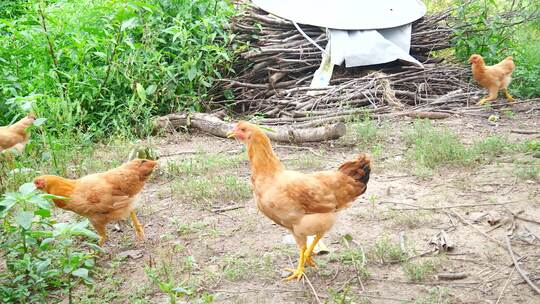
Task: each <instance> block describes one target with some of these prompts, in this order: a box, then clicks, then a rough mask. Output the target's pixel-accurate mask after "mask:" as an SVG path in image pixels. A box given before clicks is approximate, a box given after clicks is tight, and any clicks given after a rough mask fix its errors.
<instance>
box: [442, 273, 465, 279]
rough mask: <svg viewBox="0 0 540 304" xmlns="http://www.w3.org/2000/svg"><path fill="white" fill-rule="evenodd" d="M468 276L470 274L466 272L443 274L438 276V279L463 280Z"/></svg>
mask: <svg viewBox="0 0 540 304" xmlns="http://www.w3.org/2000/svg"><path fill="white" fill-rule="evenodd" d="M468 276H469V274H468V273H466V272H456V273H452V272H441V273H439V274H437V279H438V280H461V279H465V278H466V277H468Z"/></svg>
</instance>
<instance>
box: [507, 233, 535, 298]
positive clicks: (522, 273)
mask: <svg viewBox="0 0 540 304" xmlns="http://www.w3.org/2000/svg"><path fill="white" fill-rule="evenodd" d="M504 237H505V240H506V246H507V247H508V253H509V254H510V258H512V262H513V263H514V267H515V268H516V270H517V272H518V273H519V275H520V276H521V277H522V278H523V279H524V280H525V282H527V284H529V286H531V288H532V289H533V290H534V291H536V293H537V294H540V288H538V286H536V285H535V284H534V283H533V282H532V281H531V280H530V279H529V277H528V276H527V274H525V272H523V270H522V269H521V267H520V266H519V264H518V261H517V259H516V256H515V255H514V251H513V250H512V244H511V243H510V239H509V238H508V235H506V234H505V235H504Z"/></svg>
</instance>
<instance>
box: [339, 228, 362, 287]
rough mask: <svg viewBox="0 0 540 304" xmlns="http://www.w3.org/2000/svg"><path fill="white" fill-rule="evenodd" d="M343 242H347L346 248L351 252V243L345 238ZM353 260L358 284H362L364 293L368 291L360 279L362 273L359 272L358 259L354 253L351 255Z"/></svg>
mask: <svg viewBox="0 0 540 304" xmlns="http://www.w3.org/2000/svg"><path fill="white" fill-rule="evenodd" d="M343 241H344V242H345V246H346V247H347V249H348V250H350V249H351V247H350V246H349V241H347V240H346V239H345V238H343ZM362 251H363V250H362ZM351 259H352V262H353V265H354V269H355V270H356V278H357V279H358V283H360V288H362V291H365V290H366V289H365V288H364V283H363V282H362V279H361V278H360V271H359V270H358V265H356V257H355V256H354V254H352V253H351Z"/></svg>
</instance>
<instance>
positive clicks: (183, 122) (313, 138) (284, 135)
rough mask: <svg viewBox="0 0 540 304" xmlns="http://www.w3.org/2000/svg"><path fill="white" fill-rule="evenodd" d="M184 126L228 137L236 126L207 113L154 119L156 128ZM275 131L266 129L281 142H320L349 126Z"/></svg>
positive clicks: (280, 129) (182, 114)
mask: <svg viewBox="0 0 540 304" xmlns="http://www.w3.org/2000/svg"><path fill="white" fill-rule="evenodd" d="M182 127H195V128H197V129H199V130H201V131H203V132H205V133H209V134H212V135H215V136H218V137H223V138H226V137H227V133H228V132H229V131H231V130H232V129H233V128H234V124H233V123H229V122H225V121H223V120H222V119H221V118H219V117H217V116H215V115H211V114H205V113H187V112H181V113H173V114H169V115H165V116H162V117H159V118H157V119H156V120H154V130H156V131H157V130H167V131H170V130H177V129H180V128H182ZM272 130H273V131H274V132H268V131H265V133H266V135H267V136H268V137H269V138H270V139H271V140H274V141H279V142H292V143H302V142H319V141H325V140H332V139H338V138H340V137H341V136H343V135H345V132H346V131H347V128H346V126H345V124H343V123H334V124H329V125H326V126H323V127H316V128H305V129H300V128H294V127H276V126H273V127H272Z"/></svg>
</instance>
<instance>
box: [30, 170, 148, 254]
mask: <svg viewBox="0 0 540 304" xmlns="http://www.w3.org/2000/svg"><path fill="white" fill-rule="evenodd" d="M156 165H157V162H155V161H152V160H146V159H135V160H132V161H130V162H127V163H125V164H123V165H121V166H120V167H118V168H115V169H112V170H109V171H107V172H103V173H96V174H91V175H87V176H84V177H82V178H80V179H77V180H73V179H66V178H62V177H59V176H54V175H43V176H38V177H36V178H35V179H34V184H35V185H36V187H37V188H38V189H41V190H42V191H44V192H47V193H49V194H53V195H57V196H62V197H65V198H67V199H54V200H53V201H54V204H55V205H56V206H57V207H59V208H62V209H65V210H70V211H73V212H75V213H77V214H79V215H82V216H85V217H87V218H88V219H89V220H90V222H91V223H92V226H94V228H95V229H96V231H97V232H98V234H99V235H100V237H101V239H100V242H99V244H100V246H101V245H103V244H104V243H105V240H106V238H107V230H106V225H107V223H109V222H111V221H114V220H120V219H124V218H126V217H127V216H128V215H130V216H131V220H132V221H133V225H134V227H135V231H136V235H137V239H138V240H142V239H143V238H144V230H143V226H142V225H141V223H140V222H139V220H138V219H137V215H136V213H135V207H136V206H135V201H136V196H137V194H138V193H139V192H140V191H141V190H142V188H143V187H144V184H145V183H146V180H147V179H148V177H149V176H150V174H151V173H152V171H153V170H154V168H155V166H156Z"/></svg>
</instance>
